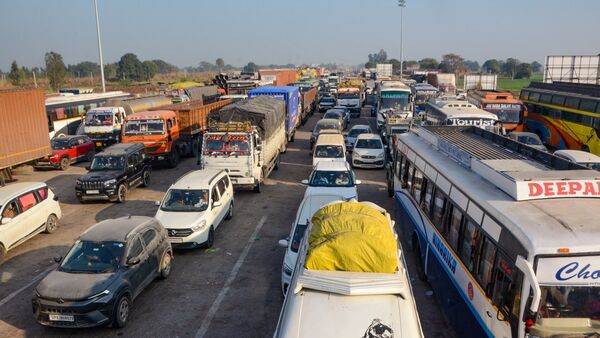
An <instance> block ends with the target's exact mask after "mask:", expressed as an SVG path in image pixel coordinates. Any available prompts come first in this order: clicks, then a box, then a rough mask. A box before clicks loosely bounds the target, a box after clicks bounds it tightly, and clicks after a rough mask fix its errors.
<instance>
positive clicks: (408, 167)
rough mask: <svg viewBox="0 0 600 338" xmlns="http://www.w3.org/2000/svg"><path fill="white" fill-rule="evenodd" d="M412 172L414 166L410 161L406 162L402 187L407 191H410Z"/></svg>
mask: <svg viewBox="0 0 600 338" xmlns="http://www.w3.org/2000/svg"><path fill="white" fill-rule="evenodd" d="M413 172H414V166H413V164H412V163H410V162H408V161H407V162H406V165H405V167H404V188H405V189H406V190H408V191H411V188H412V177H413Z"/></svg>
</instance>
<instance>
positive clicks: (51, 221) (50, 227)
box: [44, 214, 58, 234]
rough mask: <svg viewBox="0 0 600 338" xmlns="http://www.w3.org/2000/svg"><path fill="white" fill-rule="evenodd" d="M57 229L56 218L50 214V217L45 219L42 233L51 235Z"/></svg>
mask: <svg viewBox="0 0 600 338" xmlns="http://www.w3.org/2000/svg"><path fill="white" fill-rule="evenodd" d="M57 227H58V217H56V215H55V214H51V215H50V216H48V219H46V230H44V232H45V233H47V234H51V233H53V232H54V231H55V230H56V228H57Z"/></svg>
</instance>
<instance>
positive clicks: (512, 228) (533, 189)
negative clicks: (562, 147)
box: [388, 126, 600, 337]
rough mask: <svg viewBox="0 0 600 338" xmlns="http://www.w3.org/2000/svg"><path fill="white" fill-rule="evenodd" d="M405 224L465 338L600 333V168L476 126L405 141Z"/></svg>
mask: <svg viewBox="0 0 600 338" xmlns="http://www.w3.org/2000/svg"><path fill="white" fill-rule="evenodd" d="M388 189H389V192H390V194H391V195H393V196H394V199H395V217H396V224H398V225H399V227H400V230H401V232H402V234H403V236H404V238H405V239H406V240H407V242H408V244H409V247H410V248H412V249H413V250H415V251H416V252H417V257H418V265H419V266H418V269H417V271H418V275H419V277H420V278H423V279H426V280H427V281H428V282H429V283H430V285H431V287H432V288H433V290H434V293H435V295H436V297H437V300H438V302H439V304H440V305H441V307H442V309H444V310H445V312H446V314H447V316H448V319H449V320H450V322H451V323H452V324H453V325H454V326H455V329H456V331H457V332H458V335H459V337H598V336H599V334H600V245H599V244H598V243H599V239H600V220H599V218H598V211H599V210H600V178H599V177H598V175H597V172H595V171H591V170H585V169H584V168H583V167H580V166H578V165H577V164H574V163H571V162H568V161H564V160H562V159H561V158H558V157H555V156H553V155H550V154H547V153H544V152H541V151H539V150H536V149H533V148H530V147H528V146H526V145H523V144H519V143H517V142H514V141H512V140H510V139H507V138H505V137H502V136H500V135H497V134H494V133H492V132H488V131H486V130H484V129H481V128H476V127H473V126H466V127H453V126H423V127H417V128H413V129H411V130H410V132H408V133H405V134H402V135H399V136H398V142H397V145H396V147H395V153H394V160H393V162H392V165H391V166H390V167H389V168H388Z"/></svg>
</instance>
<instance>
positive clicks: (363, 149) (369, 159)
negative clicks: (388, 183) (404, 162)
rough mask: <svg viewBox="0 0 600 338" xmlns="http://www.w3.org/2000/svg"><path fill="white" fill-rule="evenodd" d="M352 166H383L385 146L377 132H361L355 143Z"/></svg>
mask: <svg viewBox="0 0 600 338" xmlns="http://www.w3.org/2000/svg"><path fill="white" fill-rule="evenodd" d="M352 166H353V167H360V168H383V167H384V166H385V148H384V146H383V142H381V137H379V135H377V134H360V135H358V137H357V138H356V143H354V151H353V152H352Z"/></svg>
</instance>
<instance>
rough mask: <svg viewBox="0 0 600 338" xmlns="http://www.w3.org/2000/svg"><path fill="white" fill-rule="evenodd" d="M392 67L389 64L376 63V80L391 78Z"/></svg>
mask: <svg viewBox="0 0 600 338" xmlns="http://www.w3.org/2000/svg"><path fill="white" fill-rule="evenodd" d="M392 72H393V67H392V64H391V63H378V64H377V65H375V73H376V74H377V80H382V79H390V78H391V77H392Z"/></svg>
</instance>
